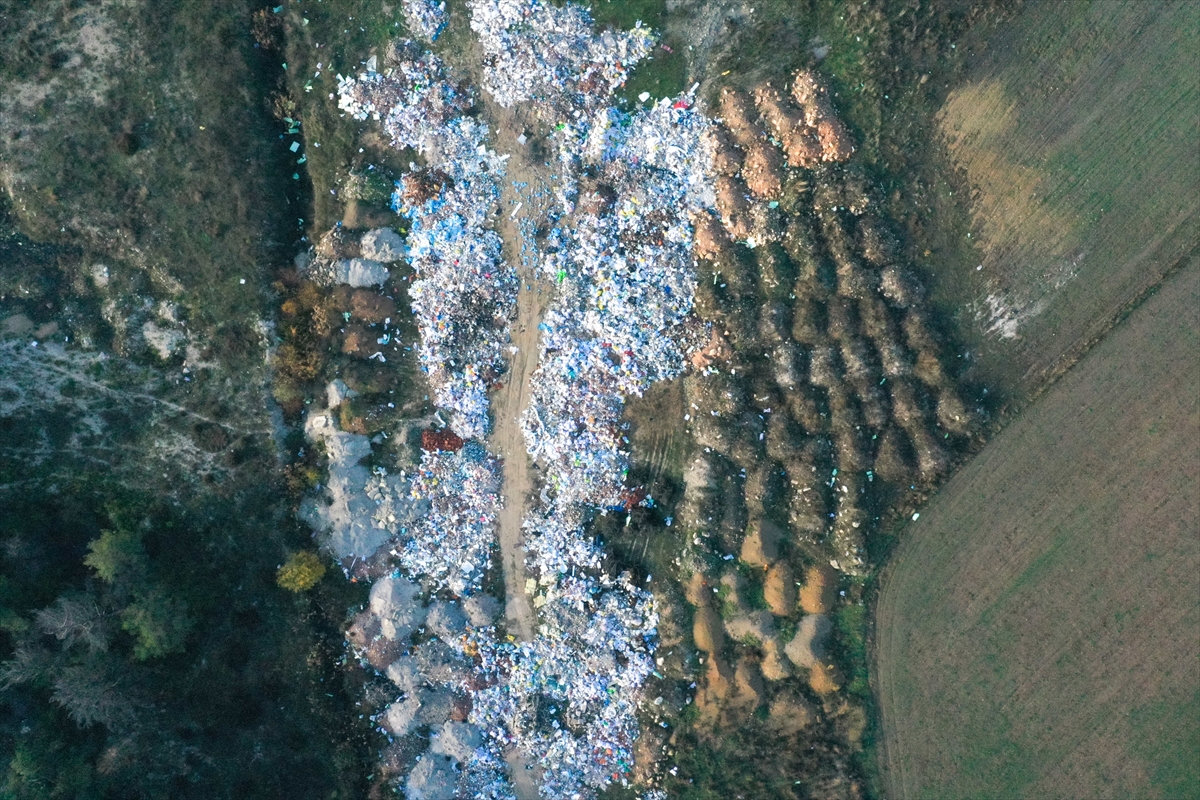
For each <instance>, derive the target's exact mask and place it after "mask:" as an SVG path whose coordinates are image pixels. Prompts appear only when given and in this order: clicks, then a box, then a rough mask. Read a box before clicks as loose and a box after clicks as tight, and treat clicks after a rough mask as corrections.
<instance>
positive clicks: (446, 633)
mask: <svg viewBox="0 0 1200 800" xmlns="http://www.w3.org/2000/svg"><path fill="white" fill-rule="evenodd" d="M425 627H426V628H428V629H429V630H430V632H432V633H433V634H434V635H435V636H437V637H438V638H439V639H441V640H442V641H443V642H451V641H454V640H456V639H458V637H460V636H462V634H463V633H464V632H465V631H466V629H467V615H466V614H464V613H463V610H462V607H461V606H459V604H458V603H444V602H441V601H439V602H436V603H434V604H432V605H431V606H430V607H429V613H428V615H427V616H426V617H425Z"/></svg>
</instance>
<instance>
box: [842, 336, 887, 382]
mask: <svg viewBox="0 0 1200 800" xmlns="http://www.w3.org/2000/svg"><path fill="white" fill-rule="evenodd" d="M839 342H840V345H841V352H842V363H844V364H845V365H846V379H847V380H849V381H850V382H851V383H867V384H875V383H879V378H880V371H879V365H877V364H876V363H875V359H874V358H873V357H872V353H871V349H870V348H869V347H868V346H867V343H866V342H865V341H863V340H862V339H860V338H859V337H857V336H854V335H851V336H846V337H843V338H842V339H840V340H839Z"/></svg>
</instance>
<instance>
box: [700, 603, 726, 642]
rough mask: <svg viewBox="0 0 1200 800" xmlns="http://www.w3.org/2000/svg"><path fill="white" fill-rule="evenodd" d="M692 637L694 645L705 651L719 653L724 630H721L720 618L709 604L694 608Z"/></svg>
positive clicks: (723, 639)
mask: <svg viewBox="0 0 1200 800" xmlns="http://www.w3.org/2000/svg"><path fill="white" fill-rule="evenodd" d="M692 639H693V640H694V641H695V642H696V647H698V648H699V649H701V650H703V651H704V652H706V653H710V654H712V653H719V652H721V648H722V647H723V646H724V645H725V632H724V631H723V630H721V618H720V617H719V616H717V612H716V611H713V610H712V608H710V607H709V606H701V607H700V608H699V609H697V610H696V616H695V618H694V619H693V621H692Z"/></svg>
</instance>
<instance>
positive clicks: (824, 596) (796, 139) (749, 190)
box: [665, 71, 977, 797]
mask: <svg viewBox="0 0 1200 800" xmlns="http://www.w3.org/2000/svg"><path fill="white" fill-rule="evenodd" d="M718 105H719V112H720V115H721V116H720V119H719V120H718V122H719V124H718V125H716V126H714V128H713V130H712V131H711V132H710V134H708V137H709V139H708V146H709V147H710V148H711V151H712V154H713V161H714V166H715V169H716V171H717V173H718V176H717V180H716V197H717V208H716V212H715V213H712V214H703V215H699V216H697V218H696V219H695V220H694V224H695V253H696V255H697V257H698V258H699V259H700V262H699V263H700V269H699V274H698V285H697V290H696V297H695V308H696V312H697V313H698V315H699V316H700V317H701V318H703V319H705V320H707V321H709V322H711V323H712V325H713V330H712V333H711V337H710V339H709V340H708V342H707V344H706V345H705V346H704V347H702V348H699V349H697V350H695V351H694V352H693V354H692V356H691V365H692V367H693V369H692V371H691V372H690V373H689V374H688V375H687V376H686V377H685V378H684V379H683V382H682V383H683V385H682V391H683V402H684V414H685V415H684V422H685V424H686V425H687V428H688V431H689V432H690V434H691V436H692V438H693V440H694V443H695V447H694V448H693V450H692V454H691V456H689V458H690V461H689V462H688V463H687V464H685V469H684V475H683V484H684V488H683V493H682V497H681V499H680V501H679V504H678V505H677V507H676V518H677V519H678V520H679V523H680V524H681V525H682V526H683V528H684V532H685V535H686V536H687V537H688V539H690V541H691V545H693V546H694V549H691V548H689V549H688V551H687V552H686V553H685V555H684V556H683V560H682V561H681V563H682V564H683V567H684V572H685V574H686V573H687V572H688V571H689V570H690V571H691V578H690V580H689V581H688V582H687V583H686V584H685V587H684V599H686V601H687V606H688V607H689V608H690V609H691V612H692V613H691V617H690V620H685V619H682V618H681V619H680V620H679V622H680V625H679V628H680V630H679V632H678V635H679V636H680V637H681V638H686V634H687V633H688V632H690V634H691V637H690V638H691V641H692V643H693V644H694V645H695V647H696V650H697V651H698V658H699V660H700V663H701V665H702V666H701V669H700V676H699V679H698V681H697V684H698V685H697V689H696V699H695V702H696V704H697V708H698V711H699V716H698V719H699V726H700V728H701V729H707V730H711V731H714V732H718V731H722V730H724V731H735V730H736V731H745V730H749V729H751V728H754V727H755V726H757V725H760V724H762V725H765V726H766V727H767V728H768V729H770V730H771V731H773V732H774V733H775V734H776V735H778V736H779V737H780V739H781V742H787V744H786V745H784V746H787V747H789V748H802V749H808V748H812V749H813V751H814V752H819V753H823V755H822V756H821V758H820V759H819V762H820V763H816V762H814V763H813V765H812V769H813V774H812V776H811V777H812V779H813V780H816V781H820V780H822V779H823V778H822V776H824V778H828V779H829V781H828V782H827V783H826V784H823V785H825V786H826V788H827V789H828V796H835V797H836V796H846V797H853V796H857V795H858V794H859V793H860V792H861V787H860V786H859V785H858V783H857V781H856V780H853V779H850V778H849V776H851V775H853V769H852V768H850V767H848V766H847V764H848V762H847V761H846V760H845V757H844V756H845V754H846V753H847V752H853V751H855V750H856V749H857V748H858V747H859V739H860V737H861V735H862V732H863V729H864V727H865V721H866V715H865V711H864V709H863V707H862V706H861V705H860V703H859V700H857V699H856V697H858V696H859V695H861V694H862V693H863V692H865V691H867V689H866V687H865V682H862V681H861V679H860V682H862V683H863V685H862V686H859V687H857V688H855V689H853V690H851V689H848V688H847V686H848V684H849V683H850V680H851V678H852V677H855V675H852V674H850V672H854V673H855V674H856V675H858V676H861V670H860V669H858V668H857V667H855V666H854V665H853V664H850V663H849V662H848V660H847V653H848V649H849V647H850V646H851V643H850V642H849V639H848V637H850V636H851V635H852V634H850V633H847V632H846V630H845V629H844V628H845V626H843V625H841V623H840V622H839V620H841V619H843V618H844V615H845V613H846V612H847V611H857V609H856V608H852V606H857V605H859V604H860V603H861V602H862V578H863V576H865V575H866V573H867V571H868V569H869V567H870V564H869V563H868V556H867V543H868V538H869V537H870V536H871V533H872V531H873V530H874V529H875V527H876V525H877V524H878V522H879V520H880V519H881V518H882V517H884V516H885V515H887V514H888V513H889V509H890V508H893V507H895V506H896V505H897V504H898V503H899V502H901V501H902V500H903V499H904V498H905V497H906V496H908V495H910V494H911V493H919V492H921V491H924V490H927V489H928V488H929V486H930V485H932V484H933V483H934V482H936V481H938V480H939V479H941V478H942V477H943V476H945V474H946V473H947V471H948V470H949V467H950V464H951V462H952V460H953V458H954V453H955V452H956V451H958V450H961V449H962V448H964V447H965V446H966V445H967V444H968V442H969V441H970V439H971V436H972V434H973V430H974V427H975V424H976V417H977V412H976V411H975V410H974V409H972V408H970V407H969V406H968V404H966V403H965V402H964V401H963V400H962V399H961V395H960V393H959V390H958V387H957V386H956V381H955V379H954V376H953V373H952V371H951V370H950V369H948V368H947V365H946V362H945V360H944V354H943V351H944V344H943V343H942V341H941V339H940V337H939V335H938V333H937V329H936V326H935V325H934V324H933V320H932V317H931V313H930V310H929V308H928V306H927V305H926V304H925V297H924V292H923V290H922V286H921V283H920V281H919V279H918V277H917V275H916V273H915V272H914V271H913V270H912V269H911V268H910V267H909V266H908V265H907V264H906V263H905V262H904V259H903V256H902V252H903V251H902V248H901V243H900V242H899V240H898V239H897V237H896V236H895V235H894V233H893V232H892V230H891V227H890V225H889V223H888V222H887V220H886V219H885V218H884V215H883V214H882V212H881V210H880V198H879V197H878V195H877V190H876V189H875V188H874V186H873V185H872V183H871V181H870V180H869V178H868V177H867V174H866V172H865V171H864V170H863V169H861V168H860V167H859V166H858V165H856V164H855V163H854V161H853V160H852V156H853V154H854V152H855V148H854V145H853V141H852V139H851V136H850V134H849V132H848V130H847V128H846V126H845V125H844V124H843V123H842V121H841V120H840V119H839V118H838V116H837V113H836V111H835V109H834V105H833V98H832V97H831V93H830V92H829V90H828V89H827V88H826V86H825V85H824V83H823V82H822V81H821V79H820V78H819V77H818V76H817V75H815V74H814V73H812V72H809V71H801V72H800V73H797V74H796V75H795V76H794V77H793V79H792V81H791V82H790V86H786V87H782V88H779V87H776V86H774V85H772V84H769V83H764V84H761V85H759V86H757V87H754V88H752V89H751V90H749V91H743V90H739V89H732V88H729V89H725V90H723V91H721V92H720V94H719V98H718ZM672 622H673V620H668V622H667V625H666V626H665V627H667V628H669V627H670V626H671V623H672ZM687 622H690V631H688V630H687V628H688V627H689V625H688V624H687ZM756 720H757V721H756ZM822 748H829V749H827V750H822ZM836 776H842V777H844V778H846V780H844V781H843V780H838V779H836Z"/></svg>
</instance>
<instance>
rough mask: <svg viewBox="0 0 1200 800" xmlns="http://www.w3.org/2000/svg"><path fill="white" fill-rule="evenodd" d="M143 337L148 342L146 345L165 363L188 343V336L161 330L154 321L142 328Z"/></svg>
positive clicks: (169, 329) (168, 329) (167, 329)
mask: <svg viewBox="0 0 1200 800" xmlns="http://www.w3.org/2000/svg"><path fill="white" fill-rule="evenodd" d="M142 337H143V338H144V339H145V340H146V345H147V346H148V347H149V348H150V349H151V350H153V351H154V352H155V353H157V354H158V357H159V358H161V359H162V360H163V361H166V360H167V359H169V358H170V357H171V356H173V355H175V353H176V352H177V351H178V350H179V348H181V347H183V345H184V343H185V342H186V341H187V336H186V335H185V334H184V333H183V332H182V331H177V330H173V329H171V328H160V327H159V326H158V325H156V324H155V323H154V321H153V320H148V321H147V322H146V324H145V325H143V326H142Z"/></svg>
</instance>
